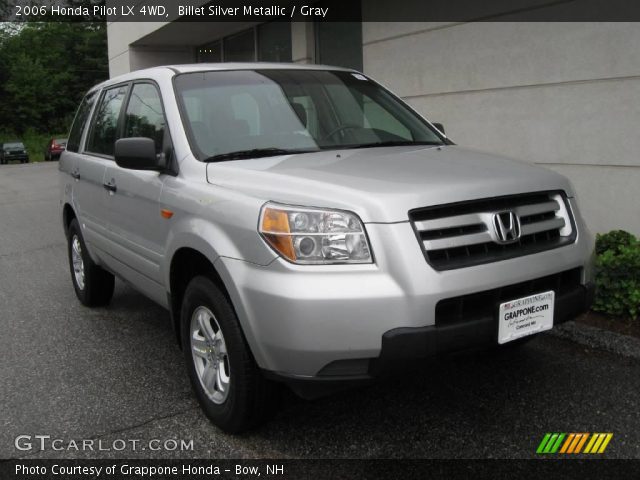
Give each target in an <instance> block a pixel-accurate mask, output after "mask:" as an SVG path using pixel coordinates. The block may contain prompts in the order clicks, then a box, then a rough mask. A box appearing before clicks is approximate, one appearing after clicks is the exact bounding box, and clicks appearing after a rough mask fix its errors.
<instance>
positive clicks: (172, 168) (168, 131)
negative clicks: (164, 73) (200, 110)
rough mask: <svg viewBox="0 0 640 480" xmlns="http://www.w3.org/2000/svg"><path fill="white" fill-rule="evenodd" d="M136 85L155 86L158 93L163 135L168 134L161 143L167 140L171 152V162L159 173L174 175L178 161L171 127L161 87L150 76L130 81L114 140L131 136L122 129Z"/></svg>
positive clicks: (176, 172)
mask: <svg viewBox="0 0 640 480" xmlns="http://www.w3.org/2000/svg"><path fill="white" fill-rule="evenodd" d="M136 85H151V86H152V87H154V88H155V90H156V93H157V94H158V98H159V99H160V108H162V118H163V119H164V127H165V137H166V136H168V138H165V139H164V140H163V143H166V142H167V141H168V143H169V145H170V148H171V150H172V152H173V155H172V158H171V162H170V163H171V164H170V165H167V166H166V169H165V170H164V171H162V172H160V173H167V174H170V175H173V176H176V175H177V174H178V163H177V162H176V161H175V149H174V147H173V135H171V129H170V128H169V121H168V120H167V110H166V109H165V108H164V99H163V98H162V89H161V88H160V85H159V84H158V82H156V81H155V80H153V79H151V78H139V79H135V80H133V81H132V82H131V87H130V88H129V92H128V93H127V98H126V105H125V107H124V110H123V111H122V112H120V113H121V114H122V118H121V119H120V120H121V121H122V125H121V129H120V130H119V132H118V134H119V137H118V138H117V139H116V140H118V139H120V138H131V137H125V136H124V129H125V127H126V125H125V115H126V114H127V109H128V108H129V102H130V101H131V94H132V93H133V89H134V88H135V86H136ZM114 160H115V159H114Z"/></svg>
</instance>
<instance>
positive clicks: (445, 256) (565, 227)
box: [409, 192, 576, 270]
mask: <svg viewBox="0 0 640 480" xmlns="http://www.w3.org/2000/svg"><path fill="white" fill-rule="evenodd" d="M504 212H513V213H514V214H515V218H516V219H517V220H518V222H517V231H518V238H516V239H513V240H505V239H503V238H501V236H500V232H499V229H498V228H497V226H496V215H497V214H500V213H504ZM409 218H410V220H411V222H412V224H413V227H414V229H415V232H416V236H417V237H418V240H419V242H420V245H421V247H422V250H423V252H424V254H425V258H426V259H427V262H429V264H430V265H431V266H432V267H433V268H435V269H436V270H452V269H455V268H463V267H468V266H472V265H480V264H484V263H491V262H497V261H500V260H506V259H508V258H514V257H519V256H523V255H530V254H533V253H537V252H541V251H544V250H550V249H553V248H558V247H561V246H563V245H568V244H570V243H573V242H574V241H575V238H576V233H575V224H574V222H573V218H572V216H571V213H570V211H569V207H568V202H567V199H566V196H565V194H564V193H563V192H541V193H532V194H525V195H512V196H505V197H494V198H489V199H482V200H474V201H469V202H460V203H454V204H449V205H440V206H436V207H428V208H420V209H415V210H412V211H410V212H409Z"/></svg>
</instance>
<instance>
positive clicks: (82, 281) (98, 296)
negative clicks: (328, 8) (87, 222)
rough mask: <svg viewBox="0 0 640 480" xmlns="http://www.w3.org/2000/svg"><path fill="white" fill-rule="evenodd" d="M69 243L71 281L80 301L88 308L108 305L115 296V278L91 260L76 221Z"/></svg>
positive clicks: (72, 225)
mask: <svg viewBox="0 0 640 480" xmlns="http://www.w3.org/2000/svg"><path fill="white" fill-rule="evenodd" d="M67 242H68V254H69V269H70V271H71V281H72V282H73V288H74V290H75V292H76V296H77V297H78V300H80V302H81V303H82V304H83V305H86V306H87V307H99V306H102V305H106V304H108V303H109V301H111V297H112V296H113V289H114V285H115V278H114V276H113V275H112V274H111V273H109V272H107V271H106V270H104V269H102V268H101V267H100V266H98V265H96V264H95V263H94V261H93V260H91V257H90V256H89V253H88V252H87V248H86V246H85V243H84V240H83V238H82V233H81V232H80V225H79V224H78V221H77V220H76V219H73V220H72V221H71V224H70V225H69V232H68V241H67Z"/></svg>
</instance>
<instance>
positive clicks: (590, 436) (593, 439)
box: [536, 433, 613, 455]
mask: <svg viewBox="0 0 640 480" xmlns="http://www.w3.org/2000/svg"><path fill="white" fill-rule="evenodd" d="M612 438H613V433H546V434H545V435H544V437H543V438H542V441H541V442H540V444H539V445H538V448H537V449H536V453H538V454H554V453H563V454H574V455H576V454H579V453H586V454H598V453H604V451H605V450H606V448H607V446H608V445H609V442H610V441H611V439H612ZM585 445H586V446H585ZM583 447H584V450H583Z"/></svg>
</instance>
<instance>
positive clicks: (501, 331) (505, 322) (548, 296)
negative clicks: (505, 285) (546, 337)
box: [498, 290, 556, 345]
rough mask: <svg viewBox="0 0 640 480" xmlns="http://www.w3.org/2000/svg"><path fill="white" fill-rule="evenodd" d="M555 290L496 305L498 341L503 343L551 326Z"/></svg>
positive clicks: (548, 328) (549, 328) (542, 330)
mask: <svg viewBox="0 0 640 480" xmlns="http://www.w3.org/2000/svg"><path fill="white" fill-rule="evenodd" d="M555 296H556V294H555V291H553V290H548V291H545V292H540V293H535V294H533V295H528V296H526V297H520V298H515V299H513V300H509V301H507V302H503V303H501V304H500V305H499V306H498V343H499V344H500V345H503V344H505V343H509V342H512V341H514V340H517V339H519V338H523V337H528V336H529V335H533V334H536V333H539V332H544V331H546V330H551V329H552V328H553V316H554V310H555V308H554V307H555Z"/></svg>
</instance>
